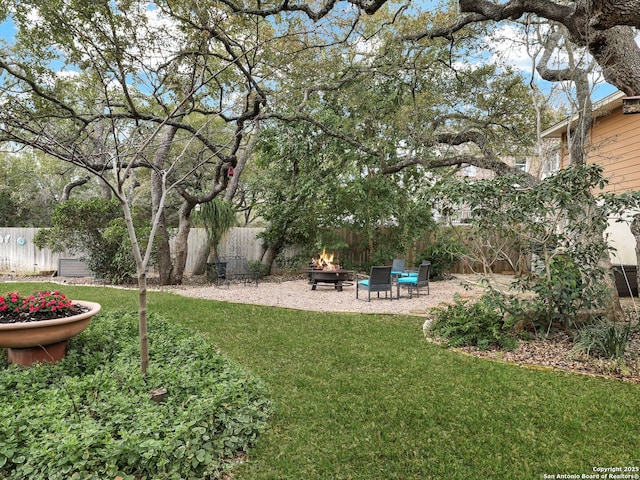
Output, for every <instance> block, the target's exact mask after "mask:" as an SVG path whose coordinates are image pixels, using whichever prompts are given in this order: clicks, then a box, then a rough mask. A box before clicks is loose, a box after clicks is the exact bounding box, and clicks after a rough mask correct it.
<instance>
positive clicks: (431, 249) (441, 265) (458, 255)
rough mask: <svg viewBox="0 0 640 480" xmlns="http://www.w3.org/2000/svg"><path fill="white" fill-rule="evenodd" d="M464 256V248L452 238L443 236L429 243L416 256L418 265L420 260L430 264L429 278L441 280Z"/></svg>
mask: <svg viewBox="0 0 640 480" xmlns="http://www.w3.org/2000/svg"><path fill="white" fill-rule="evenodd" d="M463 255H464V246H463V245H462V244H461V243H460V242H459V241H458V240H456V239H455V238H454V237H453V236H447V235H443V236H440V237H439V238H438V239H436V240H435V241H433V242H432V243H430V244H429V245H428V246H427V247H426V248H425V249H424V250H422V251H421V252H420V253H419V254H418V255H417V259H418V264H420V263H421V262H422V260H429V261H430V262H431V273H430V277H431V278H435V279H438V278H442V277H443V276H444V274H445V273H446V272H448V271H449V270H451V269H452V268H453V267H454V266H455V264H456V263H458V262H459V261H460V260H461V259H462V257H463Z"/></svg>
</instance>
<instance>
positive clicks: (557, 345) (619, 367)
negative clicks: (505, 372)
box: [458, 330, 640, 383]
mask: <svg viewBox="0 0 640 480" xmlns="http://www.w3.org/2000/svg"><path fill="white" fill-rule="evenodd" d="M572 348H573V342H572V340H571V338H570V337H569V335H567V334H566V333H564V332H559V333H556V334H554V335H553V336H551V337H549V338H537V339H534V340H527V341H521V342H520V346H519V347H518V348H517V349H515V350H513V351H511V352H507V351H504V350H498V349H488V350H479V349H477V348H475V347H461V348H458V350H459V351H461V352H463V353H465V354H468V355H473V356H475V357H481V358H489V359H493V360H497V361H502V362H509V363H515V364H517V365H520V366H521V367H523V368H532V369H542V370H561V371H567V372H573V373H579V374H585V375H592V376H598V377H605V378H611V379H618V380H622V381H626V382H631V383H640V331H638V330H636V331H635V332H633V333H632V334H631V336H630V339H629V344H628V347H627V350H626V352H625V355H624V358H623V359H621V360H605V359H600V358H594V357H590V356H588V355H584V354H575V353H572V352H571V349H572Z"/></svg>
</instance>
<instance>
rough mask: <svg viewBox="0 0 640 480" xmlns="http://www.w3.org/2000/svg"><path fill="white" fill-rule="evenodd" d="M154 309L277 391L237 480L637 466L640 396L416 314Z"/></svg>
mask: <svg viewBox="0 0 640 480" xmlns="http://www.w3.org/2000/svg"><path fill="white" fill-rule="evenodd" d="M4 287H5V288H4V290H5V291H13V290H19V291H20V292H21V293H31V292H32V291H33V290H35V289H45V288H60V286H59V285H55V286H52V285H46V284H38V285H36V284H16V283H10V284H4ZM247 288H254V287H247ZM258 288H259V287H258ZM62 290H63V292H64V293H66V294H67V295H68V296H70V297H71V298H77V299H85V300H92V301H97V302H99V303H101V304H102V306H103V309H105V310H110V309H116V308H126V309H135V308H136V304H137V292H136V291H128V290H119V289H111V288H96V287H77V286H68V287H67V286H65V287H62ZM3 293H4V292H3ZM239 295H241V291H240V292H239ZM149 309H150V310H152V311H156V312H160V313H161V314H162V315H163V316H165V317H167V318H171V319H175V320H176V321H179V322H181V323H184V324H186V325H189V326H191V327H193V328H194V329H196V330H198V331H200V332H202V333H204V334H205V335H207V336H208V338H210V339H211V342H212V345H214V346H216V347H218V348H220V349H221V350H222V351H223V352H224V353H226V354H227V355H228V356H230V357H232V358H235V359H236V360H238V361H239V362H240V363H241V364H243V365H245V366H247V367H249V368H250V369H251V370H252V371H253V372H254V373H256V374H258V375H259V376H260V377H261V378H263V379H264V381H265V382H266V384H267V385H268V387H269V389H270V391H271V393H272V398H273V401H274V403H275V406H276V409H277V413H276V415H275V416H274V417H273V419H272V421H271V426H270V428H269V430H268V431H267V432H266V433H265V434H264V435H263V436H262V437H261V438H260V440H259V442H258V447H257V448H256V449H255V450H253V451H252V452H250V456H249V461H248V462H247V463H245V464H244V465H243V466H241V467H240V468H239V469H238V470H237V471H236V472H235V473H234V477H233V478H234V480H238V479H248V480H255V479H295V480H301V479H482V478H492V479H493V478H495V479H529V478H532V479H533V478H544V475H549V476H551V475H554V476H555V475H559V474H562V475H578V477H580V476H582V475H583V474H584V475H587V474H593V473H594V471H593V469H594V468H597V467H621V468H625V467H627V468H629V467H631V468H632V467H640V386H639V385H630V384H625V383H622V382H619V381H613V380H605V379H601V378H592V377H588V376H582V375H576V374H568V373H559V372H549V371H541V370H535V369H527V368H520V367H518V366H516V365H508V364H502V363H497V362H493V361H488V360H481V359H477V358H474V357H469V356H465V355H462V354H459V353H456V352H455V351H451V350H446V349H443V348H441V347H438V346H435V345H432V344H429V343H428V342H426V341H425V340H424V338H423V335H422V330H421V327H422V319H420V318H416V317H410V316H389V315H357V314H326V313H313V312H301V311H295V310H287V309H280V308H272V307H259V306H251V305H239V304H230V303H220V302H214V301H210V300H196V299H187V298H184V297H180V296H177V295H173V294H169V293H161V292H150V294H149ZM150 341H151V348H153V338H151V339H150ZM151 368H153V366H151ZM547 478H550V477H547ZM566 478H569V477H566ZM601 478H603V477H601Z"/></svg>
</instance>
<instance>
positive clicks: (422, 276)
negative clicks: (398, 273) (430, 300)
mask: <svg viewBox="0 0 640 480" xmlns="http://www.w3.org/2000/svg"><path fill="white" fill-rule="evenodd" d="M430 270H431V262H422V265H420V267H418V272H417V273H416V274H415V275H413V274H409V275H407V276H406V277H400V278H398V284H397V285H398V286H397V290H398V292H397V296H398V298H400V287H406V288H407V289H408V290H409V298H412V297H413V291H414V290H415V291H416V295H417V296H418V297H419V296H420V289H421V288H425V287H426V289H427V295H429V271H430Z"/></svg>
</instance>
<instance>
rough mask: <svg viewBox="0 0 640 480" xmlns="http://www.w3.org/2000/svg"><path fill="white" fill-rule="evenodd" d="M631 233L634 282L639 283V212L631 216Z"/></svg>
mask: <svg viewBox="0 0 640 480" xmlns="http://www.w3.org/2000/svg"><path fill="white" fill-rule="evenodd" d="M631 233H632V234H633V236H634V237H635V239H636V265H637V268H636V282H637V284H638V285H640V213H636V214H635V215H634V216H633V221H632V222H631Z"/></svg>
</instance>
